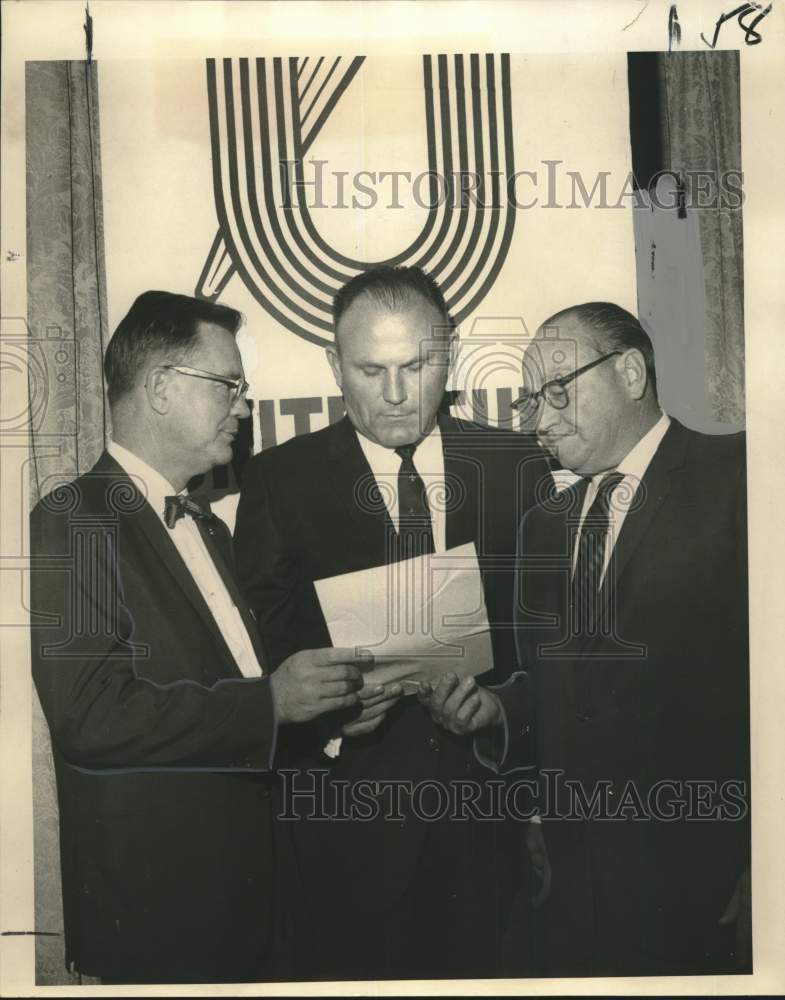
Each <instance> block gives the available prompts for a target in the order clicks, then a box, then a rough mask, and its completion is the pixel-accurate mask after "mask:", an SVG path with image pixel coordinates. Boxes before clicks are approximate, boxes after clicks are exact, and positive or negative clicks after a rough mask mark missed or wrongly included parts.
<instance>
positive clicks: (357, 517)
mask: <svg viewBox="0 0 785 1000" xmlns="http://www.w3.org/2000/svg"><path fill="white" fill-rule="evenodd" d="M332 431H333V433H332V434H331V437H330V440H329V445H328V450H329V458H330V462H331V464H332V465H333V468H334V469H335V475H334V476H332V477H331V480H330V482H328V483H326V484H324V488H325V489H329V490H332V491H333V493H334V494H335V495H336V496H337V497H338V500H339V502H340V504H341V506H342V507H343V508H344V510H345V512H346V514H347V515H348V517H349V518H350V520H351V522H352V525H353V528H354V531H355V532H356V538H357V551H358V552H364V553H367V554H368V556H369V557H371V558H372V559H373V561H374V564H377V565H382V564H383V563H385V562H386V561H388V558H387V557H388V545H387V542H388V539H390V538H391V537H392V536H394V535H395V527H394V525H393V523H392V519H391V518H390V515H389V513H388V511H387V506H386V504H385V503H384V500H383V499H382V496H381V494H380V493H379V490H378V488H377V486H376V480H375V479H374V475H373V472H372V471H371V467H370V465H368V461H367V459H366V458H365V455H364V454H363V450H362V448H361V447H360V442H359V441H358V440H357V432H356V431H355V430H354V428H353V427H352V425H351V423H350V421H349V418H348V417H344V418H343V419H342V420H339V421H338V423H337V424H334V425H333V427H332Z"/></svg>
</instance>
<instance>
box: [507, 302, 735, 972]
mask: <svg viewBox="0 0 785 1000" xmlns="http://www.w3.org/2000/svg"><path fill="white" fill-rule="evenodd" d="M523 378H524V389H525V391H524V393H523V395H522V396H521V398H520V399H518V400H516V402H515V405H516V407H517V408H518V409H519V411H521V412H523V413H524V415H525V417H526V423H527V424H528V426H530V427H532V428H533V429H535V430H536V433H537V436H538V438H539V441H540V443H541V444H542V445H543V447H544V448H546V449H547V451H548V452H549V453H550V454H551V455H552V456H553V458H554V460H555V463H556V464H557V465H559V466H561V467H562V468H563V469H565V470H569V471H570V472H572V473H575V474H576V475H577V476H578V477H579V478H578V480H577V482H576V483H575V484H574V485H573V486H571V487H569V488H567V489H566V490H564V491H563V492H561V493H560V494H557V493H556V491H555V490H554V491H553V492H552V493H551V494H550V495H541V496H540V498H539V502H538V503H537V504H536V505H535V506H534V507H533V508H531V509H530V510H529V511H528V512H527V513H526V514H525V515H524V517H523V520H522V523H521V528H520V534H519V542H518V564H519V570H518V581H517V588H516V592H517V593H516V608H515V618H516V647H517V650H518V656H519V660H520V664H519V665H520V667H521V668H523V669H526V670H527V671H528V672H529V675H530V680H531V681H532V684H531V690H532V692H533V705H532V711H533V716H534V721H535V728H536V734H537V747H538V757H539V765H540V768H541V771H542V773H543V780H542V796H541V812H542V820H543V822H542V826H541V827H537V825H532V826H531V827H530V837H534V836H536V835H537V834H538V833H540V832H541V833H542V834H543V840H544V842H545V843H547V845H548V852H549V854H550V862H551V867H552V878H550V876H549V871H548V866H547V864H543V866H542V869H543V871H544V873H545V881H546V884H547V883H548V882H550V887H551V891H550V898H549V899H548V900H547V902H546V903H545V905H544V906H543V907H542V910H541V912H542V913H543V917H544V957H545V969H544V971H545V972H546V973H547V974H548V975H565V976H566V975H580V976H592V975H666V974H690V973H706V974H708V973H727V972H736V971H748V970H749V969H750V960H751V959H750V886H749V847H750V841H749V817H748V814H747V809H748V801H749V785H748V782H749V737H748V725H749V692H748V647H747V631H748V626H747V558H746V541H747V534H746V531H747V529H746V479H745V439H744V435H743V434H735V435H727V436H709V435H705V434H698V433H696V432H694V431H691V430H688V429H687V428H686V427H683V426H682V425H681V424H680V423H678V421H676V420H674V419H673V418H671V417H668V416H667V415H666V414H665V413H663V412H662V410H661V409H660V406H659V402H658V396H657V384H656V375H655V367H654V352H653V349H652V344H651V341H650V340H649V337H648V335H647V334H646V332H645V331H644V330H643V328H642V326H641V324H640V323H639V322H638V320H637V319H636V318H635V317H634V316H633V315H632V314H630V313H629V312H627V311H626V310H625V309H622V308H620V307H619V306H617V305H614V304H612V303H607V302H589V303H585V304H583V305H578V306H572V307H570V308H568V309H565V310H563V311H561V312H559V313H557V314H556V315H555V316H552V317H550V318H549V319H548V320H546V321H545V322H544V323H543V324H542V326H541V327H540V329H539V330H538V331H537V335H536V337H535V339H534V340H533V341H532V343H531V345H530V346H529V348H528V350H527V353H526V358H525V363H524V372H523ZM536 853H538V854H539V856H541V857H544V848H543V845H542V844H540V845H539V851H538V852H536Z"/></svg>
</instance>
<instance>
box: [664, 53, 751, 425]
mask: <svg viewBox="0 0 785 1000" xmlns="http://www.w3.org/2000/svg"><path fill="white" fill-rule="evenodd" d="M660 62H661V80H662V82H663V88H662V89H663V93H664V99H665V105H666V106H665V109H664V110H665V114H664V115H663V118H664V146H665V161H666V163H667V164H668V165H669V167H670V169H671V170H674V171H678V172H681V173H682V175H683V177H684V181H685V188H686V195H687V204H693V205H694V204H703V203H708V206H709V207H703V208H700V209H699V211H698V213H697V214H698V217H699V222H700V242H701V249H702V254H703V269H704V289H705V311H704V315H705V339H706V378H707V389H708V395H709V406H710V409H711V411H712V413H713V416H714V419H715V420H716V421H717V422H718V423H726V424H736V425H738V426H743V424H744V258H743V242H742V211H741V207H740V206H739V207H736V208H733V207H730V206H725V207H723V205H722V197H716V196H717V195H718V194H719V195H720V196H721V195H722V193H723V189H724V187H725V184H724V181H723V180H722V179H723V178H725V177H727V175H728V172H730V171H736V172H738V173H740V172H741V112H740V102H739V54H738V52H733V51H727V52H717V51H714V52H677V53H671V54H667V55H663V56H662V58H661V61H660ZM698 171H701V172H703V173H704V174H705V175H709V176H710V177H712V178H714V180H713V181H709V182H708V185H707V181H706V179H705V177H704V179H703V180H702V181H699V180H698V177H697V172H698ZM699 183H701V184H703V185H704V192H703V193H701V192H699V191H698V190H697V187H698V184H699ZM736 186H737V187H738V182H736ZM699 199H700V200H699Z"/></svg>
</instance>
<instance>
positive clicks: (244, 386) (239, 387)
mask: <svg viewBox="0 0 785 1000" xmlns="http://www.w3.org/2000/svg"><path fill="white" fill-rule="evenodd" d="M161 367H162V368H168V369H169V370H170V371H173V372H179V373H180V374H181V375H192V376H193V377H194V378H205V379H208V380H209V381H210V382H220V383H221V385H225V386H227V387H228V388H229V389H231V392H230V393H229V398H230V399H231V401H232V406H234V404H235V403H236V402H237V401H238V400H239V399H244V398H245V394H246V393H247V392H248V389H249V385H248V383H247V382H246V381H245V379H244V378H229V376H228V375H216V374H215V372H206V371H203V370H202V369H201V368H189V367H188V365H162V366H161Z"/></svg>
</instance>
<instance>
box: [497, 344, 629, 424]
mask: <svg viewBox="0 0 785 1000" xmlns="http://www.w3.org/2000/svg"><path fill="white" fill-rule="evenodd" d="M623 353H624V351H611V352H610V354H603V356H602V357H601V358H595V359H594V361H590V362H589V363H588V365H582V366H581V367H580V368H576V369H575V371H574V372H570V374H569V375H557V376H556V378H552V379H551V380H550V381H549V382H545V383H543V385H541V386H540V388H539V389H538V390H537V391H536V392H530V391H528V390H526V391H525V392H524V393H523V395H522V396H519V397H518V398H517V399H515V400H513V402H512V403H510V406H511V407H512V408H513V410H519V411H520V410H526V409H529V408H530V407H531V408H532V409H534V408H535V407H537V406H539V405H540V400H541V399H544V400H545V402H546V403H548V404H549V405H550V406H553V407H554V408H555V409H557V410H563V409H564V408H565V407H566V406H567V405H568V404H569V402H570V397H569V396H568V395H567V390H566V388H565V386H567V385H568V384H569V383H570V382H572V381H573V380H574V379H576V378H577V377H578V376H579V375H583V373H584V372H588V371H591V369H592V368H596V367H597V365H600V364H602V362H603V361H607V360H608V358H613V357H615V356H616V355H617V354H623Z"/></svg>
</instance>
